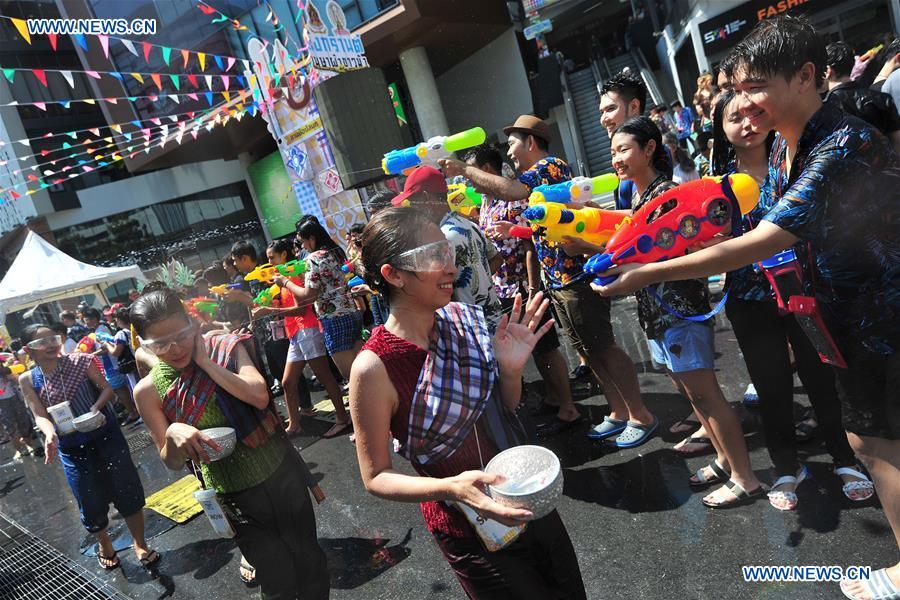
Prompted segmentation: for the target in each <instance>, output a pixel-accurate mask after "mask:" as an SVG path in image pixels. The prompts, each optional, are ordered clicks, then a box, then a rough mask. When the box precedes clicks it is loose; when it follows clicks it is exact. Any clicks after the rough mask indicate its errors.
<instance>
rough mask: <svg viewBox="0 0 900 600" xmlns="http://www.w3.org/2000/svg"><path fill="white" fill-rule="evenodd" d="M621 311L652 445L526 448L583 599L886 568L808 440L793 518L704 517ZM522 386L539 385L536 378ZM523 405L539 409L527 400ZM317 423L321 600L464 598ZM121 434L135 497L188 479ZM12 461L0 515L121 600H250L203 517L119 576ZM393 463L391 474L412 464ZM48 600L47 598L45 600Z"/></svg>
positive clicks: (747, 418)
mask: <svg viewBox="0 0 900 600" xmlns="http://www.w3.org/2000/svg"><path fill="white" fill-rule="evenodd" d="M633 312H634V303H633V301H631V300H627V301H621V302H618V303H617V304H616V307H615V309H614V326H615V330H616V333H617V335H618V337H619V341H620V343H621V344H622V345H623V346H624V347H625V348H626V350H627V351H628V352H629V354H630V355H631V356H632V358H633V359H634V360H635V363H636V364H637V365H638V370H639V375H640V381H641V389H642V393H643V396H644V399H645V401H646V402H647V404H648V406H649V407H650V409H651V410H652V411H653V412H654V413H655V414H657V415H658V416H659V417H660V419H661V421H662V423H663V427H661V428H660V431H661V432H662V433H661V435H660V436H658V437H656V438H655V439H653V440H651V441H650V442H648V443H647V444H645V445H644V446H642V447H640V448H635V449H631V450H618V449H616V448H614V447H609V446H603V445H599V444H596V443H591V442H589V441H588V440H587V439H586V438H585V435H584V434H585V432H586V431H587V428H588V424H587V423H586V422H585V423H584V424H583V425H582V426H581V427H580V428H578V429H576V430H572V431H570V432H568V433H566V434H564V435H560V436H557V437H555V438H552V439H549V440H541V441H539V442H538V443H541V444H544V445H546V446H547V447H549V448H551V449H552V450H554V451H555V452H556V453H557V454H558V455H559V457H560V459H561V461H562V463H563V466H564V469H565V475H564V476H565V487H564V492H563V494H564V495H563V497H562V498H561V499H560V501H559V504H558V509H559V512H560V514H561V516H562V518H563V520H564V522H565V523H566V525H567V527H568V530H569V533H570V536H571V538H572V541H573V543H574V546H575V550H576V552H577V555H578V560H579V564H580V566H581V570H582V574H583V577H584V581H585V584H586V587H587V590H588V597H589V598H616V599H617V598H622V599H626V598H629V599H630V598H643V599H646V600H651V599H657V598H659V599H663V598H665V599H671V598H688V599H713V598H722V597H727V598H754V599H762V598H766V599H768V598H790V599H810V600H812V599H816V600H819V599H829V598H835V599H837V598H842V597H843V596H842V594H841V592H840V590H839V589H838V586H837V584H836V583H764V584H763V583H745V582H744V581H743V579H742V576H741V566H742V565H841V566H848V565H871V566H872V567H873V568H879V567H883V566H885V565H887V564H888V563H893V562H895V561H896V559H897V556H896V546H895V543H894V540H893V536H892V535H891V532H890V528H889V526H888V523H887V521H886V519H885V518H884V515H883V513H882V511H881V509H880V508H879V506H878V504H877V502H872V501H870V502H868V503H864V504H862V505H856V506H850V504H849V502H848V501H846V500H845V499H844V498H843V496H842V494H841V491H840V485H839V484H838V480H837V478H836V477H835V476H834V475H833V474H831V471H830V468H831V467H830V459H829V457H828V456H827V454H824V451H823V449H822V447H821V446H820V445H819V444H818V443H816V442H815V441H813V442H811V443H809V444H807V445H804V446H803V447H802V448H803V453H804V456H805V457H806V459H807V460H808V464H809V466H810V469H811V471H812V474H813V480H812V481H811V482H808V483H804V484H803V486H802V487H801V488H800V492H799V495H800V508H799V510H798V511H797V512H795V513H780V512H778V511H776V510H774V509H773V508H771V507H770V506H769V504H768V503H767V502H766V501H765V500H764V499H763V500H760V501H758V502H756V503H755V504H753V505H751V506H747V507H740V508H736V509H732V510H727V511H712V510H710V509H707V508H705V507H704V506H703V505H702V504H701V503H700V498H701V497H702V496H703V495H704V494H705V493H706V492H703V491H699V492H698V491H694V490H692V489H690V488H689V487H688V484H687V481H688V477H689V475H690V474H691V473H692V472H693V471H694V470H696V469H698V468H699V467H701V466H703V465H704V464H706V463H707V462H708V461H709V460H710V457H709V456H705V457H697V458H691V459H687V460H685V459H683V458H680V457H679V456H677V455H676V454H674V453H673V452H672V451H671V449H670V448H671V446H672V445H673V444H674V443H675V442H677V441H678V439H680V437H681V436H676V435H672V434H669V433H668V432H667V428H668V426H669V425H671V424H672V423H673V422H674V421H676V420H677V419H679V418H681V417H683V416H684V415H686V414H687V413H688V412H689V410H690V409H689V405H688V402H687V400H686V399H684V398H683V397H680V396H679V395H677V394H676V393H675V392H674V390H673V388H672V385H671V383H670V382H669V380H668V379H667V377H666V376H665V375H664V374H663V373H662V372H660V371H658V370H656V369H654V368H653V367H652V366H651V363H650V358H649V353H648V351H647V348H646V343H645V342H644V338H643V334H642V333H641V332H640V330H639V329H638V327H637V324H636V319H635V316H634V314H633ZM716 343H717V348H718V352H719V357H718V359H717V363H716V365H717V367H718V376H719V380H720V383H721V384H722V386H723V389H724V390H725V393H726V397H728V398H729V400H730V401H732V402H734V403H735V407H736V409H737V410H738V411H740V414H741V416H742V420H743V421H744V424H745V431H746V433H747V442H748V444H749V446H750V448H751V460H752V463H753V466H754V468H755V469H756V470H757V473H758V474H759V476H760V478H761V479H762V481H764V482H767V483H768V482H771V479H772V478H771V473H770V472H769V467H770V464H769V461H768V456H767V453H766V451H765V447H764V446H763V441H762V439H761V437H762V436H761V434H760V433H759V430H758V427H757V424H756V416H755V415H754V414H753V413H752V412H748V411H747V410H745V409H744V408H743V406H742V405H741V403H740V398H741V395H742V393H743V390H744V388H745V387H746V385H747V383H748V377H747V374H746V370H745V368H744V366H743V362H742V360H741V357H740V353H739V351H738V348H737V344H736V342H735V340H734V335H733V333H732V332H731V329H730V327H729V326H728V323H727V321H726V320H725V319H724V318H720V319H719V320H718V322H717V325H716ZM569 358H570V361H571V355H570V357H569ZM527 379H529V380H530V381H531V380H534V379H537V375H536V372H534V371H533V369H532V371H531V372H529V373H528V374H527ZM798 386H799V384H798ZM797 392H798V393H797V395H796V396H795V401H796V402H797V404H798V408H799V406H800V405H804V404H806V398H805V397H804V396H803V395H802V389H800V388H799V387H798V389H797ZM529 400H530V402H536V401H537V394H534V395H532V396H531V397H530V399H529ZM579 406H580V408H581V410H582V412H583V413H585V414H586V415H589V417H590V420H591V421H592V422H594V423H596V422H598V421H599V420H600V419H601V418H602V415H603V414H605V412H606V410H607V409H606V403H605V401H604V399H603V397H602V396H594V397H591V398H588V399H586V400H583V401H580V402H579ZM327 426H328V424H326V423H324V422H319V421H313V420H308V421H307V422H306V423H305V424H304V427H305V429H306V432H307V434H305V435H303V436H300V437H298V438H295V443H296V444H297V446H298V447H300V448H302V454H303V456H304V458H305V459H306V461H307V462H308V463H309V464H310V467H311V468H312V469H313V471H314V472H315V473H317V474H319V475H320V476H321V485H322V487H323V488H324V490H325V491H326V493H327V495H328V499H327V500H326V502H325V503H324V504H322V505H321V506H319V507H317V509H316V517H317V520H318V533H319V542H320V544H321V545H322V547H323V548H324V549H325V551H326V554H327V555H328V559H329V570H330V574H331V581H332V588H333V591H332V597H333V598H336V599H366V600H372V599H379V598H385V599H397V600H400V599H419V598H448V599H449V598H464V594H463V593H462V591H461V588H460V587H459V585H458V584H457V583H456V580H455V579H454V578H453V576H452V574H451V572H450V569H449V568H448V567H447V566H446V564H445V563H444V561H443V560H442V558H441V556H440V553H439V552H438V550H437V547H436V546H435V544H434V543H433V541H432V539H431V537H430V535H429V533H428V532H427V530H426V529H425V527H424V524H423V521H422V516H421V513H420V512H419V509H418V506H417V505H414V504H400V503H393V502H388V501H384V500H380V499H378V498H375V497H372V496H369V495H367V494H366V493H365V491H364V490H363V487H362V484H361V482H360V478H359V471H358V469H357V466H356V455H355V448H354V446H353V444H352V443H351V442H350V441H349V440H348V438H347V437H346V436H343V437H340V438H337V439H332V440H325V439H321V438H319V437H318V434H321V433H322V432H324V431H325V430H326V429H327ZM314 434H315V435H314ZM129 436H130V437H132V438H133V440H134V441H133V444H134V445H135V447H136V448H138V449H137V450H135V451H134V452H133V456H134V459H135V463H136V464H137V465H138V469H139V471H140V474H141V478H142V480H143V482H144V487H145V490H146V492H147V494H148V495H149V494H150V493H152V492H155V491H157V490H159V489H161V488H162V487H164V486H166V485H167V484H169V483H170V482H173V481H175V480H177V479H179V478H181V477H183V476H184V475H185V473H184V472H177V473H176V472H172V471H168V470H167V469H165V467H164V466H163V465H162V463H161V461H160V460H159V458H158V456H157V454H156V452H155V450H154V449H153V448H152V447H151V446H149V445H146V446H144V447H143V448H140V446H141V445H142V444H146V437H144V436H143V435H142V434H141V432H140V431H138V430H134V429H132V430H130V431H129ZM11 454H12V449H11V448H10V446H9V444H6V445H4V446H0V513H4V514H6V515H8V516H10V517H12V518H13V519H15V520H16V521H17V522H19V523H20V524H22V525H23V526H24V527H26V528H27V529H29V530H30V531H32V532H33V533H35V534H36V535H38V536H39V537H41V538H42V539H44V540H46V541H47V542H48V543H49V544H51V545H52V546H53V547H55V548H56V549H58V550H59V551H61V552H62V553H63V554H65V555H66V556H68V557H69V558H70V559H71V560H73V561H76V562H77V563H79V564H81V565H83V566H84V567H86V568H87V569H89V570H91V571H94V572H96V573H98V576H99V577H100V578H102V579H104V580H107V581H109V582H110V583H111V584H112V585H114V586H115V587H116V588H117V589H119V590H121V591H122V592H123V593H124V594H126V595H128V596H130V597H132V598H134V599H135V600H138V599H140V600H144V599H147V600H150V599H158V598H184V599H201V598H202V599H209V600H215V599H222V600H226V599H232V598H255V597H257V592H256V591H254V590H248V589H247V588H246V587H244V586H243V584H242V583H241V582H240V581H239V579H238V560H239V556H240V555H239V552H238V551H237V548H236V546H235V544H234V543H233V542H232V541H230V540H223V539H220V538H217V537H216V536H215V535H214V533H213V531H212V529H211V527H210V526H209V523H208V522H207V520H206V518H205V517H204V516H202V515H201V516H200V517H197V518H195V519H193V520H192V521H190V522H188V523H187V524H185V525H179V526H176V527H174V528H173V529H170V530H169V531H167V532H165V533H163V534H162V535H160V536H158V537H156V538H154V539H153V540H152V541H151V545H152V546H153V547H154V548H156V549H157V550H159V551H160V552H162V553H163V555H164V558H163V561H162V562H161V563H160V571H159V576H158V577H156V578H153V577H151V576H149V575H148V574H147V573H146V572H145V571H144V570H143V569H141V568H140V567H139V565H138V564H137V562H136V560H135V559H134V557H133V555H132V554H131V553H130V552H124V553H121V556H122V559H123V568H122V569H121V570H117V571H114V572H111V573H105V572H102V571H101V570H100V569H99V567H98V566H97V564H96V562H95V560H94V559H92V558H88V557H86V556H84V555H82V554H80V553H79V547H80V545H81V543H82V541H83V540H84V539H85V532H84V530H83V529H82V527H81V525H80V523H79V519H78V509H77V506H76V504H75V502H74V500H73V498H72V495H71V493H70V491H69V489H68V487H67V484H66V481H65V478H64V477H63V474H62V471H61V469H60V467H59V464H58V462H57V463H55V464H54V465H52V466H49V467H47V466H44V465H43V464H42V462H39V460H38V459H33V458H26V459H25V460H24V461H22V462H9V461H10V458H11ZM397 459H398V460H397V461H396V463H395V464H396V465H398V466H401V468H404V469H407V470H409V469H408V466H406V465H405V464H404V463H403V461H402V459H400V458H399V457H397ZM120 522H121V519H120V518H118V516H115V517H114V518H113V523H114V524H115V523H120ZM0 560H2V554H0ZM0 564H2V563H0ZM0 596H2V594H0ZM13 597H15V596H13ZM48 598H50V599H51V600H52V595H50V596H48Z"/></svg>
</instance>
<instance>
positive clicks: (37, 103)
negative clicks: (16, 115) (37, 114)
mask: <svg viewBox="0 0 900 600" xmlns="http://www.w3.org/2000/svg"><path fill="white" fill-rule="evenodd" d="M34 105H35V106H37V107H38V108H39V109H41V110H42V111H44V112H46V111H47V104H46V103H45V102H35V103H34Z"/></svg>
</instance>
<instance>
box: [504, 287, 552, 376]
mask: <svg viewBox="0 0 900 600" xmlns="http://www.w3.org/2000/svg"><path fill="white" fill-rule="evenodd" d="M549 305H550V301H549V300H544V292H538V293H536V294H535V295H534V296H532V297H531V298H530V299H529V300H528V303H527V304H526V305H525V307H524V310H523V307H522V295H521V294H516V298H515V300H514V301H513V307H512V311H510V313H509V314H506V315H503V318H502V319H500V323H499V324H498V325H497V333H495V334H494V356H495V357H496V358H497V363H498V364H499V365H500V372H501V373H502V374H504V375H514V376H516V377H518V376H519V375H520V374H521V373H522V369H524V368H525V363H526V362H528V357H529V356H531V351H532V350H533V349H534V346H535V344H537V342H538V340H539V339H541V337H542V336H543V335H544V334H545V333H547V332H548V331H550V328H551V327H553V319H550V320H548V321H547V322H546V323H544V325H543V326H541V327H540V328H538V324H539V323H540V322H541V318H542V317H543V316H544V311H546V310H547V307H548V306H549Z"/></svg>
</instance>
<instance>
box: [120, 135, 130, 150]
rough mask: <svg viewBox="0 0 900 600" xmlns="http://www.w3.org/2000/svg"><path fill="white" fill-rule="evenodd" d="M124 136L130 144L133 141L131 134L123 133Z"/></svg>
mask: <svg viewBox="0 0 900 600" xmlns="http://www.w3.org/2000/svg"><path fill="white" fill-rule="evenodd" d="M122 135H123V136H125V139H126V140H128V141H129V142H130V141H131V134H130V133H123V134H122ZM129 150H131V148H129Z"/></svg>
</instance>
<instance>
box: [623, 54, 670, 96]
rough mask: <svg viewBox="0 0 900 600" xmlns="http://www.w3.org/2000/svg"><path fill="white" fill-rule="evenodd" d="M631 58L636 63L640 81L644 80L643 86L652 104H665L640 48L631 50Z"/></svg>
mask: <svg viewBox="0 0 900 600" xmlns="http://www.w3.org/2000/svg"><path fill="white" fill-rule="evenodd" d="M631 56H632V57H633V58H634V62H635V63H637V66H638V69H639V70H640V73H641V79H643V80H644V85H646V86H647V91H648V92H650V97H651V98H652V99H653V103H654V104H657V105H663V104H665V99H664V98H663V95H662V93H661V92H660V91H659V87H658V86H657V85H656V78H655V77H654V76H653V71H651V70H650V63H648V62H647V58H646V57H645V56H644V52H643V51H642V50H641V49H640V48H638V47H635V48H632V49H631Z"/></svg>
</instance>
